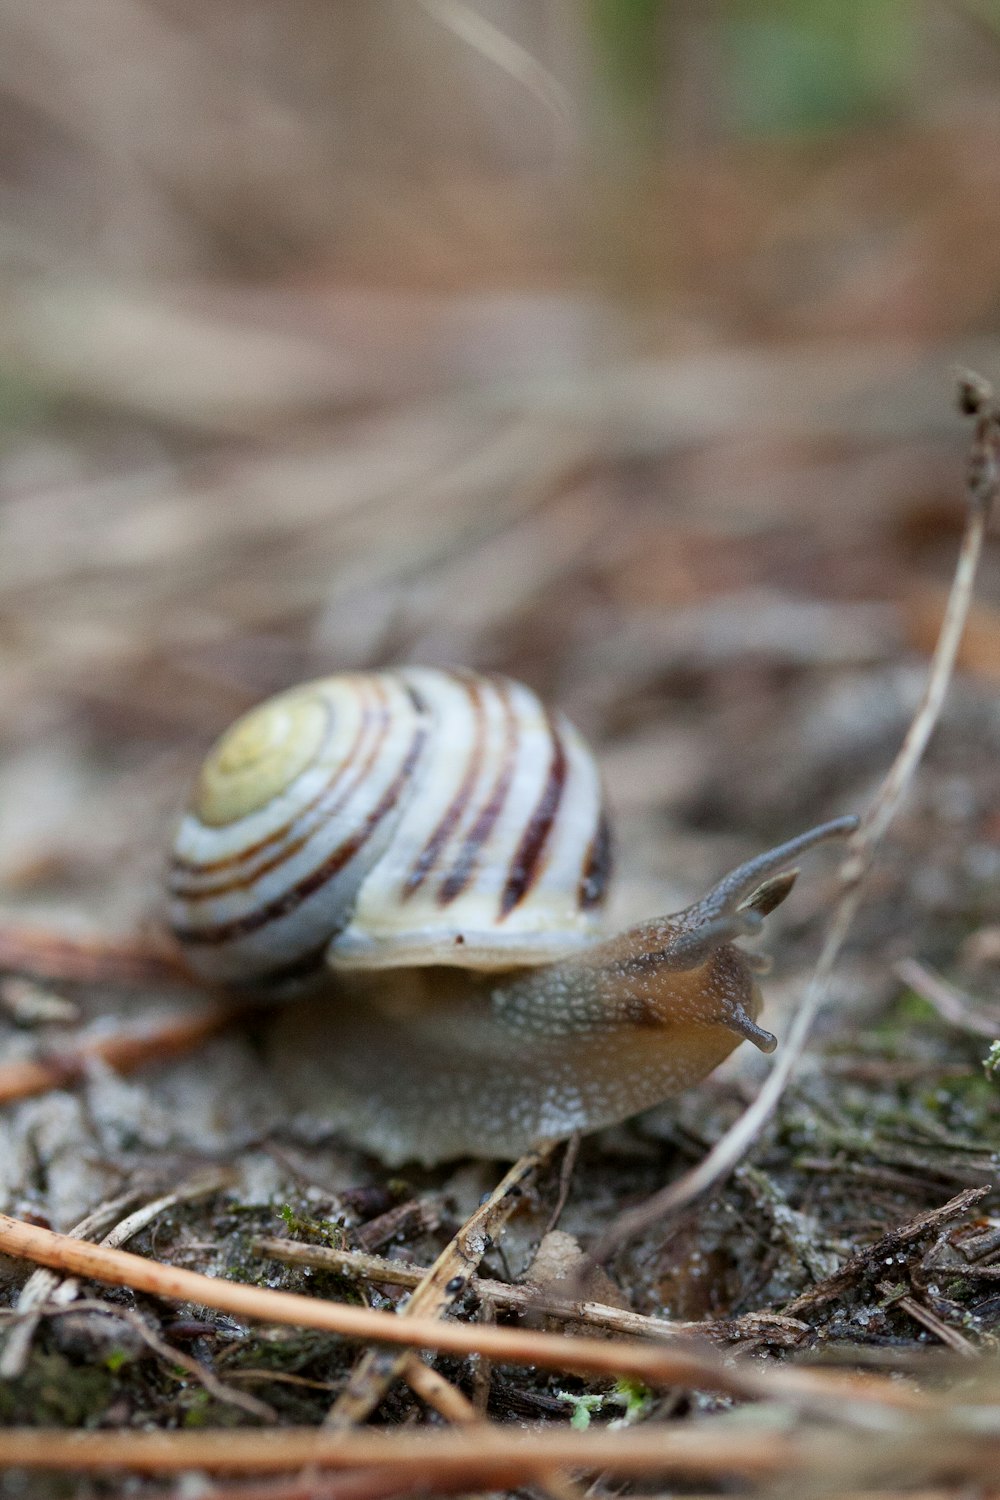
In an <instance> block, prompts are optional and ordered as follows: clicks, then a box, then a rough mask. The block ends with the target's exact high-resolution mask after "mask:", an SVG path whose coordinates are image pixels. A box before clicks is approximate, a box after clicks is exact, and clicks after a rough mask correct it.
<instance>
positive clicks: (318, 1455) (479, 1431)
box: [0, 1423, 817, 1489]
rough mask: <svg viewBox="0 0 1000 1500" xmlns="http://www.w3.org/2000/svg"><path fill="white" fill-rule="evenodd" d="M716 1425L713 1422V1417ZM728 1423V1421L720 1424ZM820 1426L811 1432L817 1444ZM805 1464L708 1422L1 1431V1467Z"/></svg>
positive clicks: (759, 1467)
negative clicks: (539, 1427) (614, 1427)
mask: <svg viewBox="0 0 1000 1500" xmlns="http://www.w3.org/2000/svg"><path fill="white" fill-rule="evenodd" d="M712 1425H713V1426H715V1424H712ZM719 1425H720V1427H721V1424H719ZM816 1440H817V1439H816V1437H815V1436H814V1437H813V1439H812V1442H813V1443H815V1442H816ZM809 1463H810V1451H809V1448H807V1447H806V1446H805V1445H804V1444H803V1443H802V1442H800V1441H796V1440H794V1439H792V1438H790V1437H788V1436H787V1435H786V1434H783V1433H780V1432H771V1431H768V1432H760V1433H742V1432H741V1433H734V1432H725V1431H721V1430H720V1431H716V1432H713V1434H712V1436H711V1438H709V1437H708V1435H707V1434H706V1433H705V1431H704V1428H703V1427H702V1426H701V1424H698V1425H694V1424H692V1425H691V1426H684V1427H680V1428H678V1427H670V1428H666V1427H659V1426H654V1425H653V1424H648V1425H646V1426H642V1427H633V1428H631V1429H629V1430H628V1431H626V1432H611V1431H608V1430H607V1429H603V1430H601V1429H598V1430H594V1431H589V1432H574V1431H573V1430H572V1429H569V1428H565V1427H564V1428H559V1429H557V1430H555V1431H544V1430H543V1431H524V1430H520V1429H518V1428H511V1427H503V1428H498V1427H494V1426H491V1425H490V1426H488V1425H487V1424H485V1423H483V1424H478V1425H477V1426H476V1428H475V1430H474V1431H466V1430H463V1429H462V1428H457V1427H452V1428H445V1429H444V1430H443V1431H435V1432H426V1433H412V1434H411V1433H408V1432H399V1431H396V1432H392V1431H385V1430H371V1429H369V1430H366V1431H364V1432H331V1431H330V1430H329V1429H328V1428H312V1427H310V1428H306V1429H302V1428H294V1427H286V1428H279V1429H277V1430H273V1429H271V1430H268V1431H266V1432H254V1431H250V1430H245V1429H244V1430H236V1431H228V1430H227V1431H202V1432H198V1431H193V1432H142V1431H136V1430H134V1429H131V1430H127V1431H122V1432H113V1431H112V1432H66V1431H62V1430H54V1429H48V1430H42V1429H38V1428H21V1429H18V1428H12V1429H9V1430H7V1431H6V1432H3V1431H0V1466H2V1467H3V1468H4V1469H7V1468H32V1469H65V1470H73V1471H76V1472H86V1471H92V1470H95V1469H108V1468H114V1469H125V1470H130V1471H133V1472H135V1471H140V1472H144V1473H170V1472H173V1473H176V1472H178V1471H180V1470H184V1469H209V1470H230V1471H232V1472H240V1471H243V1472H256V1473H280V1472H281V1471H282V1470H286V1469H293V1468H298V1467H300V1466H305V1465H309V1466H312V1467H315V1468H317V1469H318V1468H337V1469H340V1468H344V1469H359V1470H360V1469H364V1470H368V1469H379V1470H382V1469H385V1470H386V1471H389V1470H391V1471H392V1472H393V1473H394V1474H395V1475H396V1476H397V1481H398V1480H400V1479H403V1478H405V1480H406V1482H407V1483H413V1482H414V1481H415V1480H418V1479H423V1480H424V1481H425V1482H427V1483H432V1482H434V1481H435V1480H437V1479H439V1478H443V1477H452V1476H455V1475H460V1476H461V1477H462V1478H463V1479H465V1480H467V1481H469V1482H470V1483H471V1482H473V1481H475V1480H481V1481H483V1482H487V1481H488V1483H489V1485H490V1488H491V1489H499V1488H501V1487H503V1486H506V1485H511V1484H517V1483H519V1482H522V1481H524V1480H525V1479H528V1478H533V1477H537V1476H539V1475H540V1474H544V1473H545V1472H546V1471H547V1470H550V1469H552V1468H553V1467H555V1466H559V1465H565V1466H572V1467H573V1468H575V1469H586V1470H589V1471H594V1470H599V1469H612V1470H613V1471H614V1472H615V1473H617V1474H622V1475H626V1474H648V1473H661V1474H667V1473H671V1474H675V1475H677V1476H683V1475H686V1474H692V1475H699V1476H706V1475H727V1474H741V1475H744V1476H747V1477H771V1476H772V1475H776V1474H782V1473H785V1474H788V1473H794V1472H796V1471H797V1470H801V1469H802V1468H803V1467H805V1466H807V1465H808V1464H809Z"/></svg>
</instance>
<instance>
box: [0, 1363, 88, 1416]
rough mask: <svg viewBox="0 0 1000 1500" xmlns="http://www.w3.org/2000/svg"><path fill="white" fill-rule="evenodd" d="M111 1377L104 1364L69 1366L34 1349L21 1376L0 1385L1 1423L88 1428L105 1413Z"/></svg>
mask: <svg viewBox="0 0 1000 1500" xmlns="http://www.w3.org/2000/svg"><path fill="white" fill-rule="evenodd" d="M113 1392H114V1377H113V1375H112V1373H111V1371H110V1370H108V1369H107V1367H106V1365H104V1364H83V1365H77V1364H73V1363H71V1361H70V1360H68V1359H67V1358H66V1356H65V1355H64V1354H58V1353H49V1352H46V1351H44V1350H40V1349H36V1350H34V1351H33V1353H32V1357H31V1359H30V1361H29V1363H28V1367H27V1369H26V1370H25V1372H24V1374H23V1375H22V1376H21V1377H20V1378H19V1379H17V1380H7V1381H3V1382H0V1422H2V1423H4V1424H9V1425H13V1424H15V1423H22V1422H26V1423H30V1424H31V1425H32V1426H39V1427H47V1426H52V1427H91V1426H93V1425H94V1424H95V1423H96V1422H97V1421H98V1420H99V1419H100V1418H101V1417H102V1416H103V1415H104V1413H105V1411H106V1410H107V1407H108V1404H109V1402H110V1401H111V1397H112V1394H113Z"/></svg>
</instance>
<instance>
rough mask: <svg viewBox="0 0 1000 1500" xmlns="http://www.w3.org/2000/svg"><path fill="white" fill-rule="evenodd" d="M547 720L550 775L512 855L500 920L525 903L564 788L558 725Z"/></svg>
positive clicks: (564, 767)
mask: <svg viewBox="0 0 1000 1500" xmlns="http://www.w3.org/2000/svg"><path fill="white" fill-rule="evenodd" d="M546 718H547V720H548V725H549V732H550V734H551V736H552V759H551V761H550V762H549V773H548V776H547V777H546V781H545V785H544V787H543V788H542V795H541V796H540V797H539V799H538V804H537V806H536V807H535V810H534V812H533V813H532V814H531V817H530V818H529V820H528V826H527V828H526V829H525V830H524V834H523V836H522V838H521V842H520V844H519V846H518V850H517V853H516V854H515V855H514V859H513V862H512V864H511V867H510V874H509V875H508V876H507V884H506V885H505V886H504V888H503V894H502V895H501V897H500V916H501V918H503V917H506V916H508V915H509V913H510V912H512V911H513V910H514V907H515V906H517V905H518V903H519V902H521V901H523V900H524V897H525V896H526V895H527V894H528V892H529V891H530V889H531V887H532V886H533V885H534V883H535V881H536V880H537V879H538V876H539V875H540V873H541V868H542V863H541V861H542V852H543V850H544V849H545V845H546V842H547V840H548V837H549V834H550V833H551V831H552V825H553V823H554V822H555V820H556V813H557V812H558V811H559V803H560V802H561V801H562V794H563V789H564V787H565V785H566V771H567V768H568V765H569V762H568V760H567V757H566V750H565V747H564V745H563V742H562V736H561V735H560V733H559V726H558V725H557V724H556V723H555V721H554V720H553V719H552V717H551V716H550V715H546Z"/></svg>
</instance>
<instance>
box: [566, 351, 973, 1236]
mask: <svg viewBox="0 0 1000 1500" xmlns="http://www.w3.org/2000/svg"><path fill="white" fill-rule="evenodd" d="M959 404H960V408H961V410H962V411H963V412H965V413H966V414H967V415H970V416H975V418H976V427H975V433H974V435H973V440H972V446H971V450H970V455H969V465H968V471H967V478H966V487H965V493H966V501H967V504H968V519H967V522H966V528H965V532H964V535H963V537H962V545H961V548H960V550H959V555H958V562H957V564H956V568H955V576H954V579H953V581H952V586H951V591H950V593H949V595H948V603H947V605H946V607H945V612H944V618H943V620H942V622H941V628H940V632H939V634H938V639H937V643H936V645H935V647H934V654H933V656H932V658H931V663H930V667H929V668H928V672H927V680H926V682H925V685H924V691H923V693H922V695H921V699H920V703H919V705H918V707H917V710H916V713H915V714H914V717H913V720H912V722H911V724H910V727H909V729H908V730H907V732H906V735H905V737H904V739H903V743H902V745H901V746H900V749H899V752H898V754H897V756H896V758H895V760H894V761H893V763H892V766H891V767H890V768H889V772H888V774H887V776H886V778H885V781H884V782H883V783H882V786H881V788H880V789H879V792H878V795H877V796H876V797H875V800H874V802H873V803H872V805H871V807H870V808H869V809H868V811H867V813H866V814H865V816H864V817H863V818H862V821H861V825H860V827H859V828H858V830H857V832H856V833H855V835H854V837H853V838H852V840H851V846H850V850H849V852H848V855H847V858H846V859H845V860H844V861H843V863H842V865H841V867H840V871H839V876H838V879H839V885H840V896H839V899H838V901H837V903H836V906H835V907H834V912H833V917H832V919H831V922H830V927H829V930H828V933H827V937H826V941H825V942H824V944H823V948H822V951H821V953H820V956H819V959H818V961H817V964H816V969H815V971H814V973H813V977H812V981H811V983H810V984H809V987H808V988H807V990H806V994H805V997H804V999H803V1001H802V1004H801V1006H800V1007H799V1010H798V1012H797V1014H796V1015H795V1017H794V1019H793V1021H792V1024H791V1026H790V1028H789V1031H788V1036H787V1037H786V1039H785V1044H784V1047H783V1048H782V1050H781V1052H780V1053H779V1054H778V1057H777V1060H776V1062H775V1064H774V1066H773V1067H772V1069H771V1071H770V1073H769V1074H768V1076H767V1079H766V1080H765V1082H764V1085H763V1087H762V1088H761V1091H760V1093H759V1094H758V1095H757V1098H756V1099H755V1100H754V1101H753V1103H752V1104H750V1105H749V1107H748V1108H747V1109H746V1110H745V1111H744V1113H743V1114H742V1115H740V1117H739V1118H738V1119H737V1120H736V1121H735V1122H734V1124H733V1125H731V1126H730V1128H729V1129H728V1130H727V1131H726V1132H725V1133H724V1134H723V1135H722V1136H721V1137H720V1138H719V1140H718V1141H717V1142H716V1143H715V1145H714V1146H713V1147H712V1149H711V1151H709V1153H708V1155H707V1156H706V1157H705V1158H704V1160H703V1161H701V1162H699V1163H698V1165H697V1166H696V1167H693V1168H692V1169H691V1170H690V1171H688V1172H685V1173H684V1175H683V1176H682V1177H679V1178H678V1179H677V1180H676V1181H675V1182H671V1183H669V1184H668V1185H667V1186H666V1187H665V1188H663V1189H661V1190H660V1192H658V1193H655V1194H654V1195H653V1197H652V1198H650V1199H648V1201H647V1202H645V1203H642V1204H640V1205H639V1206H638V1207H636V1208H633V1209H629V1210H628V1211H627V1212H625V1213H623V1214H621V1215H620V1216H619V1217H618V1218H617V1219H616V1220H615V1222H614V1223H613V1224H612V1225H611V1226H610V1227H609V1228H608V1229H607V1230H606V1232H605V1233H604V1234H603V1235H601V1237H600V1239H599V1240H598V1242H597V1244H596V1245H595V1246H594V1247H593V1249H592V1251H591V1252H590V1256H589V1258H588V1259H589V1261H590V1263H591V1264H595V1263H600V1262H601V1261H604V1260H607V1258H608V1257H609V1256H610V1255H611V1254H612V1253H613V1252H614V1251H615V1250H616V1249H617V1248H618V1247H619V1246H620V1245H621V1244H623V1243H624V1242H625V1241H626V1240H628V1239H631V1238H632V1236H633V1235H636V1234H639V1233H641V1232H642V1230H644V1229H645V1228H647V1227H648V1226H649V1225H650V1224H654V1223H656V1222H657V1220H659V1219H662V1218H664V1217H665V1216H666V1215H668V1214H672V1213H677V1212H678V1211H679V1210H680V1209H682V1208H684V1207H686V1206H687V1205H688V1204H689V1203H692V1202H693V1201H694V1200H695V1199H696V1198H698V1197H700V1196H701V1194H702V1193H705V1192H707V1191H708V1190H709V1189H710V1188H712V1187H714V1186H715V1185H716V1183H718V1182H720V1181H721V1180H722V1178H724V1177H725V1176H726V1175H727V1174H728V1173H729V1172H731V1171H732V1169H733V1168H734V1167H735V1166H736V1164H737V1162H739V1161H740V1159H741V1158H742V1157H743V1156H745V1155H746V1153H747V1151H749V1150H750V1148H751V1146H752V1145H753V1143H754V1142H755V1141H756V1139H757V1138H758V1136H759V1135H760V1133H761V1131H762V1130H763V1128H764V1126H765V1125H766V1124H767V1122H768V1120H769V1119H770V1118H771V1116H772V1115H773V1113H774V1111H775V1110H776V1109H777V1107H778V1104H779V1102H780V1100H781V1096H782V1094H783V1093H784V1091H785V1088H786V1086H787V1084H788V1082H789V1080H790V1078H791V1076H792V1074H793V1072H794V1071H795V1068H796V1065H797V1064H798V1061H799V1058H800V1057H801V1056H802V1053H803V1052H804V1050H805V1047H806V1044H807V1042H808V1040H809V1034H810V1032H811V1030H812V1026H813V1022H814V1021H815V1019H816V1016H817V1014H818V1013H819V1010H820V1008H821V1006H822V1005H823V1002H824V1000H825V999H826V995H827V990H828V988H829V984H830V979H831V977H832V974H833V970H834V966H835V964H836V962H837V959H838V958H839V956H840V951H841V948H842V947H843V945H844V941H845V939H846V937H847V934H848V932H849V930H850V928H851V925H852V923H853V922H854V918H855V916H856V915H857V912H858V908H859V906H860V904H861V895H862V886H863V882H864V879H865V876H866V875H867V874H868V871H869V870H870V868H871V865H872V863H873V861H874V858H875V854H876V852H877V850H878V846H879V844H880V843H881V841H882V838H883V836H884V835H885V832H886V830H887V829H888V827H889V825H890V823H891V822H892V820H893V818H894V817H895V815H896V812H897V810H898V808H899V805H900V803H901V801H902V800H903V797H904V796H905V794H906V791H907V789H908V787H909V785H910V783H911V781H912V780H913V777H914V774H915V773H916V769H917V766H918V765H919V763H920V760H921V758H922V756H923V753H924V750H925V749H926V747H927V742H928V740H929V739H930V737H931V734H932V733H933V731H934V728H935V725H936V724H937V721H938V718H939V716H940V713H941V708H942V705H943V703H944V698H945V693H946V692H947V689H948V684H949V682H950V681H951V677H952V673H953V671H954V667H955V657H956V655H957V652H958V647H959V643H960V641H961V638H962V631H963V629H964V628H965V622H966V618H967V616H968V613H969V606H970V604H971V602H972V590H973V585H974V583H975V577H976V571H977V568H978V566H979V559H980V556H981V554H982V550H983V542H984V539H985V536H986V528H987V526H988V524H989V518H990V512H991V510H992V507H993V505H994V503H995V500H996V496H997V492H998V490H1000V408H998V406H997V404H996V402H995V400H994V396H993V391H992V388H991V387H990V386H989V385H988V384H987V383H986V382H985V381H984V380H982V379H981V378H980V377H978V376H975V375H971V374H968V373H966V374H964V375H963V376H962V377H961V379H960V385H959Z"/></svg>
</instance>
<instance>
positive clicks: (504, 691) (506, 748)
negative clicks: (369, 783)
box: [437, 678, 518, 906]
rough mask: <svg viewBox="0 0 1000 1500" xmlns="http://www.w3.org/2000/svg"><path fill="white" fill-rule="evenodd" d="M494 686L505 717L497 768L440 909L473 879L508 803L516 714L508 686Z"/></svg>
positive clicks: (447, 881)
mask: <svg viewBox="0 0 1000 1500" xmlns="http://www.w3.org/2000/svg"><path fill="white" fill-rule="evenodd" d="M494 685H495V687H496V691H497V694H498V696H499V698H500V701H501V703H502V705H503V714H504V737H503V745H502V747H501V750H500V768H499V770H498V772H497V775H496V777H495V779H494V782H493V786H492V788H491V790H490V794H489V797H488V798H487V800H486V802H485V803H484V805H483V807H482V808H481V810H480V812H479V815H478V817H477V818H476V821H475V822H474V823H473V825H472V827H471V828H470V829H469V832H468V833H467V834H466V837H465V842H464V843H463V845H462V847H461V849H460V850H459V852H458V858H457V859H456V860H455V863H454V864H453V865H452V867H451V869H450V871H449V872H448V874H447V875H446V876H445V878H444V880H443V881H442V882H441V886H440V889H439V890H438V894H437V899H438V904H439V905H440V906H447V905H448V904H449V903H450V902H452V901H454V900H455V898H456V897H457V896H460V895H461V894H462V892H463V891H464V890H465V888H466V886H467V885H468V883H469V881H470V880H471V879H472V876H473V872H474V871H475V868H476V858H477V856H478V854H479V851H480V849H481V848H482V847H483V845H484V844H485V843H486V840H487V839H488V838H489V836H490V834H491V833H492V832H493V828H494V825H495V824H496V821H497V819H498V818H499V816H500V814H501V813H502V812H503V806H504V803H505V802H506V800H507V794H508V792H509V791H510V786H511V782H512V781H513V779H514V770H515V767H516V765H517V729H518V725H517V714H516V713H515V712H514V706H513V704H512V703H511V701H510V690H509V688H508V687H507V684H506V683H505V682H504V681H503V679H502V678H498V679H497V680H496V682H495V684H494Z"/></svg>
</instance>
